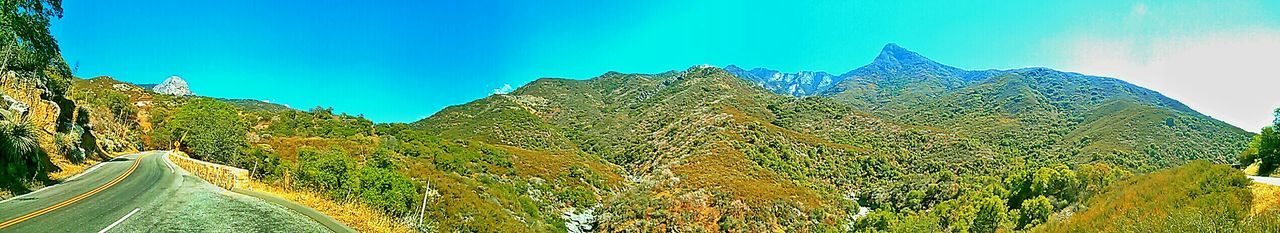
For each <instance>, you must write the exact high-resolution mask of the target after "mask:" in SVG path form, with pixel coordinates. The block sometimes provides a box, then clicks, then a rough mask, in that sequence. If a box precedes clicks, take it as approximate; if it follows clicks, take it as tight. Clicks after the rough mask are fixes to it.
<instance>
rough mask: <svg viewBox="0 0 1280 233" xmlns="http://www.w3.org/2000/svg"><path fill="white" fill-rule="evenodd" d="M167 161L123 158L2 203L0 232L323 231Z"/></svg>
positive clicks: (153, 154)
mask: <svg viewBox="0 0 1280 233" xmlns="http://www.w3.org/2000/svg"><path fill="white" fill-rule="evenodd" d="M166 156H167V153H166V152H164V151H150V152H143V153H138V154H131V155H126V156H121V157H118V158H116V159H113V160H111V161H107V162H103V163H102V164H99V165H97V166H96V167H95V168H91V170H90V171H87V172H85V173H84V174H82V175H80V176H79V177H75V178H74V179H70V180H67V181H65V182H63V183H61V184H58V185H55V186H52V187H49V188H46V189H42V190H39V191H36V192H33V193H30V194H27V195H23V196H19V197H14V198H12V199H9V200H5V201H3V202H0V232H103V231H107V232H117V231H118V232H133V231H191V230H196V231H206V232H208V231H214V232H233V231H241V230H249V231H253V232H261V231H295V232H296V231H305V232H315V231H327V230H324V228H323V227H322V226H320V225H319V224H318V223H315V222H314V221H311V220H310V219H308V218H306V217H305V216H302V215H300V214H297V213H293V212H292V211H289V210H287V209H285V208H283V207H279V206H275V205H271V204H268V203H266V202H263V201H261V200H258V199H255V198H251V197H247V196H243V195H240V194H234V193H231V192H225V191H221V189H217V188H216V187H214V186H212V185H211V184H208V183H207V182H204V181H202V180H200V179H199V178H196V177H193V176H190V175H189V174H187V173H186V172H184V171H182V170H181V169H180V168H178V167H176V166H173V165H172V164H171V163H169V162H168V161H167V160H166V159H165V157H166Z"/></svg>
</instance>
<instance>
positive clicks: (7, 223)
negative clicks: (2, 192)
mask: <svg viewBox="0 0 1280 233" xmlns="http://www.w3.org/2000/svg"><path fill="white" fill-rule="evenodd" d="M145 157H147V155H142V156H138V158H137V159H136V160H134V161H133V166H130V167H129V170H125V171H124V174H120V176H117V177H116V178H115V179H112V180H111V182H107V183H106V184H103V185H102V186H98V187H97V188H94V189H93V190H89V192H85V193H83V194H80V195H77V196H75V197H72V198H71V199H67V200H66V201H62V202H60V203H58V204H55V205H52V206H49V207H45V208H44V209H40V210H37V211H35V212H31V213H28V214H26V215H23V216H21V217H18V218H14V219H10V220H9V221H4V222H3V223H0V229H4V228H6V227H9V226H13V225H14V224H18V223H21V222H23V221H27V220H30V219H31V218H35V217H39V216H40V215H44V214H46V213H49V212H52V211H54V210H58V209H59V208H62V207H66V206H68V205H71V204H75V203H76V202H78V201H80V200H84V199H85V198H89V196H93V195H94V194H97V193H98V192H102V190H106V189H107V188H110V187H111V186H114V185H116V183H120V181H123V180H124V179H125V178H127V177H129V174H133V171H134V170H137V169H138V164H141V163H142V158H145Z"/></svg>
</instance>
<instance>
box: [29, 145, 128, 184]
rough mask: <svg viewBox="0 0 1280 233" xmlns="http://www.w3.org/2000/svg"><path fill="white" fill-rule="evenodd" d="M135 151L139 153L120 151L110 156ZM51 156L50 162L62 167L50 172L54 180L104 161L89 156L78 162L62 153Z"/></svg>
mask: <svg viewBox="0 0 1280 233" xmlns="http://www.w3.org/2000/svg"><path fill="white" fill-rule="evenodd" d="M46 150H47V149H46ZM133 153H138V152H137V151H126V152H118V153H115V154H113V155H111V156H110V157H112V158H115V157H118V156H121V155H127V154H133ZM49 157H50V159H49V160H50V162H53V165H54V166H58V168H59V169H61V170H60V171H58V172H52V173H49V179H52V180H64V179H67V178H71V177H72V176H75V175H77V174H80V173H84V172H85V170H88V169H89V168H90V167H93V166H94V165H97V164H98V163H100V162H102V161H100V160H98V159H94V158H89V159H86V161H84V162H83V163H79V164H76V163H72V162H71V161H68V160H67V159H65V158H64V157H63V156H62V155H54V154H53V153H50V155H49Z"/></svg>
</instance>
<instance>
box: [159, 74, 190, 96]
mask: <svg viewBox="0 0 1280 233" xmlns="http://www.w3.org/2000/svg"><path fill="white" fill-rule="evenodd" d="M151 91H154V92H156V93H160V94H166V95H176V96H187V95H194V93H191V88H190V87H189V86H187V80H183V79H182V77H178V76H177V75H174V76H169V78H167V79H165V80H164V82H161V83H160V84H157V85H156V86H155V87H152V88H151Z"/></svg>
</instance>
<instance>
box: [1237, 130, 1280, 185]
mask: <svg viewBox="0 0 1280 233" xmlns="http://www.w3.org/2000/svg"><path fill="white" fill-rule="evenodd" d="M1277 153H1280V135H1277V134H1276V130H1275V126H1267V127H1263V128H1262V132H1261V133H1258V135H1254V136H1253V141H1251V142H1249V148H1248V149H1246V150H1245V152H1244V154H1242V156H1241V157H1242V159H1241V160H1242V162H1250V163H1252V162H1253V161H1255V160H1256V161H1258V174H1262V175H1267V174H1271V172H1273V171H1275V170H1276V166H1277V165H1280V155H1277Z"/></svg>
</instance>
